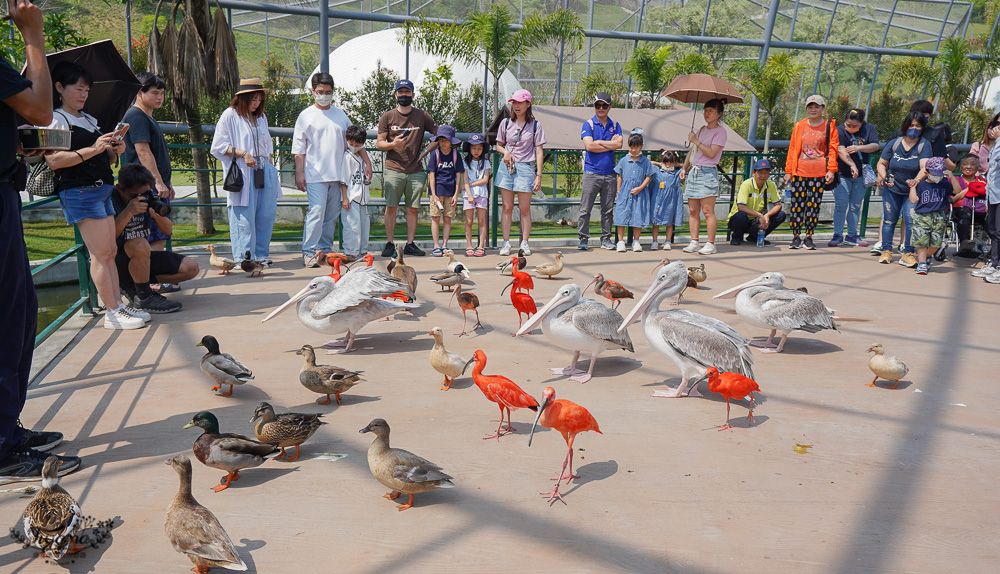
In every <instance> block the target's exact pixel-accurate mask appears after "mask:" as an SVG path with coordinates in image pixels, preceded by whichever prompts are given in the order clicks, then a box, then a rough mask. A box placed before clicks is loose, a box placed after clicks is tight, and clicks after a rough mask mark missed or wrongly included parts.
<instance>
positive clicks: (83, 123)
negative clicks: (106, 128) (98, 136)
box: [48, 109, 101, 133]
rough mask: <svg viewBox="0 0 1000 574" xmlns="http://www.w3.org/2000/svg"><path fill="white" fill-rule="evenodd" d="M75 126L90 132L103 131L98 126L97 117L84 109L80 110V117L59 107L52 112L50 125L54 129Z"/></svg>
mask: <svg viewBox="0 0 1000 574" xmlns="http://www.w3.org/2000/svg"><path fill="white" fill-rule="evenodd" d="M73 126H76V127H78V128H81V129H85V130H87V131H88V132H94V133H101V128H99V127H98V126H97V119H96V118H94V116H92V115H90V114H88V113H87V112H83V111H81V112H80V117H76V116H74V115H73V114H71V113H69V112H66V111H63V110H62V109H57V110H56V112H55V113H53V114H52V123H51V124H49V126H48V127H49V128H51V129H54V130H68V129H70V128H71V127H73Z"/></svg>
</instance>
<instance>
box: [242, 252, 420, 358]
mask: <svg viewBox="0 0 1000 574" xmlns="http://www.w3.org/2000/svg"><path fill="white" fill-rule="evenodd" d="M396 291H403V292H404V293H406V294H407V295H408V296H412V291H410V288H409V287H408V286H407V285H406V283H405V282H404V281H402V280H401V279H399V278H396V277H392V276H389V275H386V274H385V273H381V272H380V271H378V270H377V269H375V268H374V267H355V268H354V269H351V270H350V271H348V272H347V273H346V274H344V276H343V277H341V279H340V281H334V279H333V278H332V277H328V276H325V275H324V276H320V277H316V278H315V279H313V280H312V281H310V282H309V284H308V285H306V287H305V288H304V289H302V290H301V291H299V292H298V293H296V294H295V295H293V296H292V298H291V299H289V300H288V301H286V302H285V303H283V304H282V305H281V306H280V307H278V308H277V309H275V310H274V311H272V312H271V314H270V315H268V316H267V317H264V319H262V320H261V323H264V322H266V321H269V320H270V319H272V318H274V317H276V316H277V315H279V314H280V313H282V312H284V311H285V310H286V309H288V307H290V306H291V305H293V304H295V303H298V307H296V313H297V314H298V316H299V321H301V322H302V324H303V325H305V326H306V327H308V328H310V329H312V330H313V331H317V332H320V333H331V334H339V333H345V332H346V333H347V335H346V337H345V340H344V341H332V342H330V343H328V345H335V346H340V345H344V349H338V350H335V351H328V353H350V352H351V351H352V350H354V340H355V338H356V337H357V334H358V331H359V330H361V328H362V327H364V326H365V325H367V324H368V323H370V322H372V321H375V320H377V319H382V318H384V317H389V316H392V315H395V314H396V313H401V312H403V311H409V310H411V309H416V308H418V307H420V304H419V303H404V302H402V301H396V300H394V299H381V297H385V296H387V295H391V294H393V293H395V292H396Z"/></svg>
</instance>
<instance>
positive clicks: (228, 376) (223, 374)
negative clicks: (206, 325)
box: [195, 335, 253, 397]
mask: <svg viewBox="0 0 1000 574" xmlns="http://www.w3.org/2000/svg"><path fill="white" fill-rule="evenodd" d="M195 346H196V347H205V350H206V351H208V352H207V353H205V354H204V355H202V357H201V372H203V373H205V374H206V375H208V378H210V379H212V380H213V381H215V386H214V387H212V390H213V391H219V390H222V385H229V391H228V392H225V393H219V396H221V397H228V396H229V395H231V394H233V385H242V384H244V383H246V382H248V381H252V380H253V372H252V371H251V370H250V369H248V368H246V366H245V365H244V364H243V363H241V362H239V361H237V360H236V357H233V356H232V355H230V354H229V353H222V352H220V351H219V341H218V340H217V339H216V338H215V337H213V336H211V335H205V336H204V337H202V338H201V341H199V342H198V344H197V345H195Z"/></svg>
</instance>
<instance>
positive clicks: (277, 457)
mask: <svg viewBox="0 0 1000 574" xmlns="http://www.w3.org/2000/svg"><path fill="white" fill-rule="evenodd" d="M285 456H287V455H286V454H285V447H281V454H279V455H278V456H276V457H274V460H281V459H283V458H285Z"/></svg>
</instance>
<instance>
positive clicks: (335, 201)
mask: <svg viewBox="0 0 1000 574" xmlns="http://www.w3.org/2000/svg"><path fill="white" fill-rule="evenodd" d="M306 196H308V197H309V211H307V212H306V222H305V227H303V229H302V254H303V255H306V256H308V257H312V256H313V255H315V254H316V251H317V249H322V250H323V251H326V252H327V253H329V252H330V251H333V237H334V234H335V233H336V232H337V219H338V218H339V217H340V210H341V205H340V198H341V195H340V182H339V181H324V182H319V183H307V184H306Z"/></svg>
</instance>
